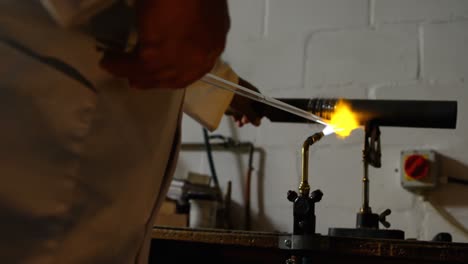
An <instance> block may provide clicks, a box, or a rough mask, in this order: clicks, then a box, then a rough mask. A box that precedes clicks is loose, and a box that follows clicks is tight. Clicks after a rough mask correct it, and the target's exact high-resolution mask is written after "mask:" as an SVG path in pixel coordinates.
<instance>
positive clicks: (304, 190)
mask: <svg viewBox="0 0 468 264" xmlns="http://www.w3.org/2000/svg"><path fill="white" fill-rule="evenodd" d="M323 137H324V134H323V132H318V133H315V134H313V135H312V136H310V137H308V138H307V139H306V140H305V141H304V143H303V144H302V179H301V183H300V184H299V194H300V195H301V196H309V192H310V185H309V147H310V146H311V145H313V144H314V143H315V142H317V141H319V140H320V139H321V138H323Z"/></svg>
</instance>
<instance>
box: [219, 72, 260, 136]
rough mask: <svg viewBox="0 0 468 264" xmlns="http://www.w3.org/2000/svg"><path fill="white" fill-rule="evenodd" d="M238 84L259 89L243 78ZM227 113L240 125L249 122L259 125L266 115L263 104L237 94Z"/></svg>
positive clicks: (254, 89) (255, 89)
mask: <svg viewBox="0 0 468 264" xmlns="http://www.w3.org/2000/svg"><path fill="white" fill-rule="evenodd" d="M238 84H239V85H240V86H243V87H245V88H249V89H251V90H253V91H256V92H258V89H257V88H256V87H255V86H253V85H252V84H251V83H249V82H247V81H246V80H244V79H242V78H239V83H238ZM226 115H229V116H232V117H233V118H234V121H235V122H236V124H237V126H239V127H242V126H244V125H245V124H249V123H251V124H252V125H254V126H259V125H260V122H261V119H262V117H263V116H264V114H263V104H261V103H259V102H256V101H253V100H251V99H249V98H246V97H243V96H240V95H237V94H235V95H234V97H233V98H232V101H231V104H230V105H229V108H228V109H227V111H226Z"/></svg>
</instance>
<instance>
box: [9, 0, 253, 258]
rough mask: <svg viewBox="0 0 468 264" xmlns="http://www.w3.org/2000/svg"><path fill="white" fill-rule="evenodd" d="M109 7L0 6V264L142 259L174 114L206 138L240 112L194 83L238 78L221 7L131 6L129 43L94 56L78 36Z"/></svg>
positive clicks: (99, 1) (49, 0)
mask: <svg viewBox="0 0 468 264" xmlns="http://www.w3.org/2000/svg"><path fill="white" fill-rule="evenodd" d="M114 3H115V1H106V0H42V1H39V0H1V1H0V122H1V130H0V131H1V132H0V146H1V148H0V175H1V179H2V181H1V184H0V234H1V237H0V262H1V263H38V264H39V263H40V264H42V263H61V264H63V263H67V264H73V263H101V264H102V263H145V262H147V256H148V249H149V244H150V238H151V228H152V226H153V222H154V216H155V214H156V213H157V211H158V206H159V204H160V203H161V202H162V201H163V199H164V197H165V194H166V189H167V187H168V184H169V182H170V180H171V176H172V172H173V169H174V165H175V162H176V159H177V151H178V143H179V140H180V139H179V136H180V119H181V113H182V109H184V111H185V112H186V113H188V114H189V115H191V116H192V117H193V118H195V119H197V120H199V121H200V122H201V123H202V124H203V125H204V126H205V127H208V128H210V129H211V130H213V129H215V128H216V127H217V125H218V123H219V121H220V119H221V117H222V115H223V113H224V112H225V110H226V109H227V108H228V106H229V105H230V106H231V107H232V106H234V107H235V106H236V105H237V106H239V105H240V106H243V107H249V105H248V104H245V103H239V100H238V99H236V100H232V97H233V95H232V94H230V93H228V92H225V91H222V90H217V89H214V88H212V87H209V86H207V85H205V84H203V83H200V82H195V81H196V80H197V79H199V78H200V77H202V76H203V75H204V74H205V73H207V72H208V71H210V70H211V72H212V73H214V74H217V75H219V76H220V77H222V78H226V79H228V80H231V81H238V77H237V75H236V74H235V73H234V72H233V71H232V70H231V69H230V68H229V67H227V66H226V65H225V64H224V63H222V62H219V60H218V57H219V55H220V54H221V52H222V51H223V49H224V45H225V40H226V34H227V33H228V30H229V16H228V10H227V4H226V0H136V1H135V3H134V4H135V10H136V17H137V24H136V28H137V33H138V38H137V42H136V43H137V46H136V48H134V49H133V50H132V51H131V52H129V53H126V54H123V53H108V54H110V55H107V56H106V57H105V58H104V60H102V61H101V58H102V53H101V52H100V51H99V50H97V49H96V38H98V37H102V36H91V35H89V34H88V32H86V31H85V30H84V31H80V30H78V28H79V29H82V28H84V25H86V24H87V23H88V22H90V21H92V20H93V18H94V17H97V16H99V14H100V13H101V12H105V11H106V10H109V8H112V5H113V4H114ZM119 19H121V17H114V22H115V23H118V22H119ZM111 24H112V23H111ZM104 32H105V30H104ZM100 65H102V67H103V68H104V69H105V70H104V69H103V68H102V67H101V66H100ZM109 73H111V74H109ZM116 77H118V78H116ZM194 82H195V83H194ZM187 85H190V86H189V87H188V88H187V89H183V88H184V87H185V86H187ZM184 97H185V102H184ZM200 99H205V100H200ZM234 110H239V111H242V110H243V109H234ZM249 113H250V114H252V115H250V120H256V121H257V117H255V116H254V113H253V112H251V111H250V112H249ZM238 117H239V118H240V119H239V120H240V121H241V123H245V122H242V121H248V120H247V119H246V118H245V116H244V117H243V118H242V117H241V116H238Z"/></svg>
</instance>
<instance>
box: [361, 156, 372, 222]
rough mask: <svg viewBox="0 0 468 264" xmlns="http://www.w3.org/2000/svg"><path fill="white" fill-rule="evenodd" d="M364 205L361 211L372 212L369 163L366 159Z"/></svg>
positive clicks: (363, 189)
mask: <svg viewBox="0 0 468 264" xmlns="http://www.w3.org/2000/svg"><path fill="white" fill-rule="evenodd" d="M362 185H363V186H362V207H361V210H360V211H361V213H368V212H371V208H370V206H369V163H368V162H367V161H366V160H365V159H364V176H363V178H362Z"/></svg>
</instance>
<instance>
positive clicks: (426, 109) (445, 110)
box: [262, 98, 457, 129]
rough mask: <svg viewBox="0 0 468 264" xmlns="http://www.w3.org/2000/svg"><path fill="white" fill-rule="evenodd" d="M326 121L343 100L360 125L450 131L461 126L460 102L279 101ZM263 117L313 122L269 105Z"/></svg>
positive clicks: (271, 119) (282, 99) (282, 120)
mask: <svg viewBox="0 0 468 264" xmlns="http://www.w3.org/2000/svg"><path fill="white" fill-rule="evenodd" d="M276 99H278V100H280V101H283V102H285V103H288V104H290V105H293V106H296V107H298V108H301V109H303V110H306V111H308V112H311V113H313V114H315V115H318V116H321V117H323V118H325V119H330V116H331V114H332V113H333V111H334V110H335V106H336V104H337V103H338V101H339V100H343V101H344V102H346V103H347V104H348V105H349V106H350V108H351V110H352V111H353V112H354V113H356V114H357V117H358V122H359V123H360V124H361V125H365V124H367V123H368V122H370V121H372V122H374V123H375V124H376V125H378V126H389V127H419V128H449V129H454V128H456V125H457V101H423V100H365V99H337V98H328V99H327V98H315V99H301V98H276ZM262 111H263V114H264V115H265V116H266V117H267V118H268V119H270V121H271V122H287V123H310V122H311V121H309V120H307V119H304V118H302V117H298V116H295V115H293V114H290V113H288V112H285V111H283V110H279V109H276V108H273V107H271V106H268V105H264V106H263V110H262Z"/></svg>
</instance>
